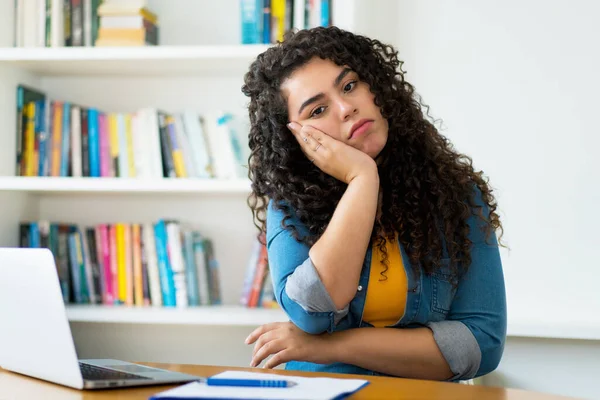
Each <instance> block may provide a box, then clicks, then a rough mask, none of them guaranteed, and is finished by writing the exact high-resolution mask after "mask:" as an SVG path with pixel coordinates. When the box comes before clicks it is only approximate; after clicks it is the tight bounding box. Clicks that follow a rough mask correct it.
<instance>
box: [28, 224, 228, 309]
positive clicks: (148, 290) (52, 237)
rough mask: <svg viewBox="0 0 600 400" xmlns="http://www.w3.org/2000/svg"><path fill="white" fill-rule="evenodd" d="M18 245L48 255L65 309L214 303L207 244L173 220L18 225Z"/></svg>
mask: <svg viewBox="0 0 600 400" xmlns="http://www.w3.org/2000/svg"><path fill="white" fill-rule="evenodd" d="M19 245H20V246H21V247H44V248H48V249H50V251H52V254H53V255H54V258H55V260H56V267H57V269H58V275H59V281H60V285H61V290H62V294H63V299H64V301H65V303H78V304H106V305H111V304H123V305H128V306H134V305H135V306H144V305H153V306H166V307H188V306H205V305H214V304H221V290H220V278H219V269H220V268H219V263H218V262H217V260H216V258H215V254H214V251H213V244H212V241H211V240H210V239H208V238H207V237H205V236H203V235H202V234H201V233H200V232H199V231H197V230H195V229H193V228H192V227H190V226H188V224H184V223H180V222H179V221H175V220H165V219H160V220H158V221H157V222H155V223H152V222H146V223H124V222H121V223H104V224H99V225H95V226H82V225H75V224H70V223H54V222H50V221H47V220H42V221H23V222H21V223H20V225H19Z"/></svg>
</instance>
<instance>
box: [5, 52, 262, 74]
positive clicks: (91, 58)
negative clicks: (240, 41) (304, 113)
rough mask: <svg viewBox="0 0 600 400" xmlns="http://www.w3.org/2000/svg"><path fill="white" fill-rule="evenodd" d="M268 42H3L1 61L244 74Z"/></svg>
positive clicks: (42, 70)
mask: <svg viewBox="0 0 600 400" xmlns="http://www.w3.org/2000/svg"><path fill="white" fill-rule="evenodd" d="M268 47H269V46H268V45H224V46H216V45H205V46H165V47H160V46H159V47H137V48H119V47H115V48H94V47H82V48H76V47H63V48H8V49H2V51H1V52H0V64H2V65H6V66H9V67H13V68H19V69H21V70H23V71H27V72H30V73H33V74H38V75H44V76H88V77H92V76H107V75H108V76H111V75H112V76H142V75H144V76H148V75H150V76H169V75H171V76H173V75H180V74H186V75H192V76H193V75H198V74H202V73H208V74H214V73H219V74H238V75H240V74H243V73H244V72H245V71H246V69H247V68H246V67H247V65H248V64H249V63H250V62H251V61H252V60H253V59H255V58H256V56H257V55H258V54H260V53H262V52H263V51H265V50H266V49H267V48H268Z"/></svg>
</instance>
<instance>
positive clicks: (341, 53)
mask: <svg viewBox="0 0 600 400" xmlns="http://www.w3.org/2000/svg"><path fill="white" fill-rule="evenodd" d="M401 64H402V63H401V62H400V61H399V60H398V57H397V52H396V51H395V50H394V49H393V48H392V47H391V46H389V45H385V44H382V43H381V42H379V41H378V40H371V39H369V38H366V37H363V36H359V35H354V34H352V33H350V32H346V31H342V30H340V29H338V28H335V27H330V28H315V29H311V30H303V31H299V32H297V33H295V34H289V35H288V36H287V37H286V38H285V40H284V41H283V42H282V43H280V44H278V45H276V46H274V47H273V48H270V49H268V50H267V51H265V52H264V53H262V54H261V55H259V56H258V58H257V59H256V60H255V61H254V62H253V63H252V65H251V66H250V70H249V72H248V73H247V74H246V76H245V82H244V86H243V88H242V90H243V92H244V94H246V95H247V96H248V97H249V98H250V103H249V107H248V109H249V115H250V122H251V130H250V137H249V139H250V149H251V156H250V177H251V179H252V194H251V196H250V198H249V203H250V206H251V208H252V211H253V215H254V218H255V221H256V223H257V226H258V227H259V228H260V229H261V231H262V232H266V244H267V248H268V257H269V267H270V273H271V277H272V279H273V285H274V289H275V295H276V298H277V301H278V303H279V304H280V305H281V307H282V308H283V310H284V311H285V312H286V313H287V315H288V316H289V318H290V322H287V323H274V324H268V325H264V326H262V327H260V328H258V329H257V330H255V331H254V332H253V333H251V334H250V336H249V337H248V338H247V340H246V342H247V343H248V344H252V343H254V354H253V359H252V362H251V365H252V366H257V365H259V364H260V363H261V362H262V361H263V360H265V359H267V358H268V357H269V356H271V357H270V358H269V359H268V360H267V362H266V363H265V367H268V368H272V367H275V366H277V365H279V364H282V363H287V364H286V368H287V369H294V370H308V371H327V372H341V373H358V374H382V375H392V376H399V377H409V378H421V379H436V380H463V379H469V378H473V377H477V376H481V375H484V374H486V373H489V372H490V371H492V370H494V369H495V368H496V367H497V365H498V363H499V361H500V358H501V355H502V352H503V348H504V341H505V334H506V300H505V289H504V278H503V273H502V266H501V261H500V256H499V251H498V241H497V239H496V235H495V231H496V230H499V229H500V230H501V223H500V221H499V217H498V215H497V214H496V212H495V210H496V203H495V200H494V197H493V196H492V190H491V188H490V187H489V185H488V183H487V181H486V179H484V177H483V175H482V173H481V172H476V171H475V170H474V169H473V166H472V164H471V160H470V159H469V158H468V157H466V156H464V155H462V154H459V153H457V152H456V151H455V150H454V149H453V148H452V146H451V144H450V143H449V142H448V140H447V139H446V138H444V137H443V136H441V135H440V134H439V133H438V132H437V130H436V128H435V127H434V125H433V124H432V123H431V122H429V121H428V120H427V119H426V118H425V117H424V115H423V112H422V105H421V103H420V100H419V97H418V95H417V94H416V93H415V92H414V88H413V86H411V85H410V84H409V83H408V82H406V81H405V80H404V75H403V71H402V70H401V68H400V67H401ZM265 217H266V218H265Z"/></svg>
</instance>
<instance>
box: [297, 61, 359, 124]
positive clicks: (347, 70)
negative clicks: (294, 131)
mask: <svg viewBox="0 0 600 400" xmlns="http://www.w3.org/2000/svg"><path fill="white" fill-rule="evenodd" d="M350 72H352V70H351V69H350V68H344V69H343V70H342V72H340V73H339V75H338V76H337V77H336V78H335V79H334V81H333V86H334V87H335V86H337V85H339V84H340V82H341V81H342V79H344V77H345V76H346V75H348V74H349V73H350ZM324 96H325V95H324V94H323V93H317V94H316V95H314V96H312V97H310V98H309V99H307V100H306V101H304V103H302V105H301V106H300V109H299V110H298V115H300V114H302V110H304V109H305V108H306V106H308V105H309V104H311V103H314V102H315V101H317V100H320V99H322V98H323V97H324Z"/></svg>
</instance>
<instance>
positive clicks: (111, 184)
mask: <svg viewBox="0 0 600 400" xmlns="http://www.w3.org/2000/svg"><path fill="white" fill-rule="evenodd" d="M2 191H5V192H6V191H9V192H11V191H12V192H28V193H44V194H60V193H69V194H75V193H79V194H85V193H92V194H102V193H107V194H108V193H122V194H128V193H129V194H135V193H150V194H186V193H187V194H248V193H250V181H249V180H248V179H237V180H217V179H193V178H165V179H152V180H150V179H147V180H146V179H135V178H71V177H63V178H58V177H0V192H2Z"/></svg>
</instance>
